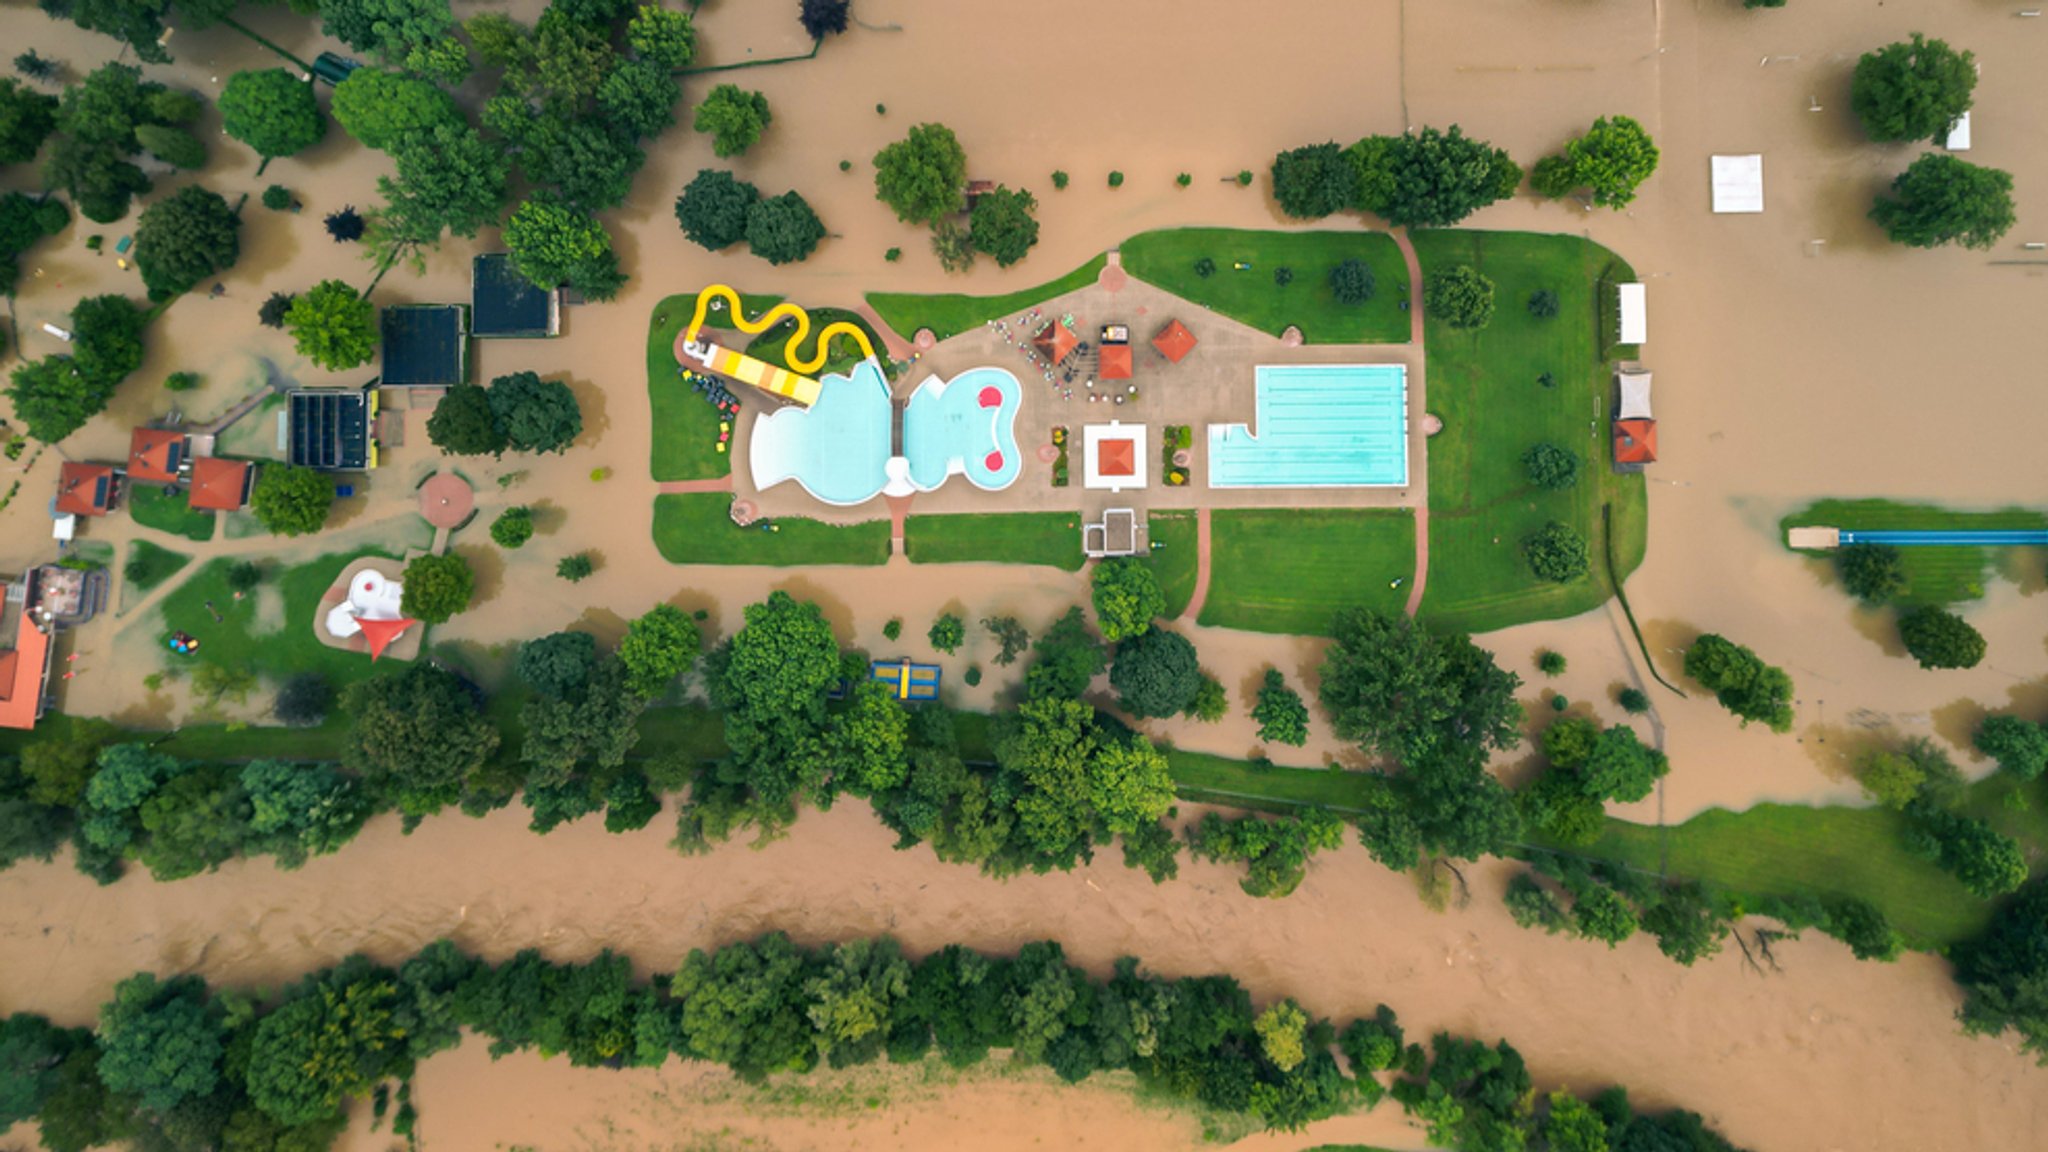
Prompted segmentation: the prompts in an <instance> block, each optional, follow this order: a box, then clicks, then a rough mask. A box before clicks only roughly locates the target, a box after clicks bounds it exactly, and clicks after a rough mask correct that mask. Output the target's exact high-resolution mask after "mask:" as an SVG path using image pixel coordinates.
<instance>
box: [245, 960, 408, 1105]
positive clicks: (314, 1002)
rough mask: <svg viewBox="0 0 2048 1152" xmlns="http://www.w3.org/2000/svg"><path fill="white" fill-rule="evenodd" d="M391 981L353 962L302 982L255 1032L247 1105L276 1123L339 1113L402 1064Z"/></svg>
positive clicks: (401, 1033)
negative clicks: (349, 1100)
mask: <svg viewBox="0 0 2048 1152" xmlns="http://www.w3.org/2000/svg"><path fill="white" fill-rule="evenodd" d="M394 976H395V974H394V973H392V972H391V971H390V970H388V969H381V968H377V967H375V966H373V965H371V964H370V963H369V962H368V961H365V960H363V959H362V958H360V957H354V958H351V959H350V960H348V961H344V962H343V963H342V964H341V966H339V967H338V968H334V969H329V970H328V971H326V972H323V973H320V974H318V975H316V976H312V977H308V978H307V979H306V980H305V981H303V982H301V983H300V985H299V986H298V987H297V988H295V989H293V990H292V992H291V994H290V995H289V997H288V998H287V999H286V1000H285V1002H284V1003H283V1004H281V1005H279V1006H278V1007H277V1008H276V1009H274V1010H272V1011H271V1012H269V1013H268V1014H266V1015H265V1016H264V1017H263V1019H262V1020H261V1021H259V1022H258V1023H257V1025H256V1028H255V1036H254V1038H253V1040H252V1042H251V1043H250V1045H249V1050H248V1061H249V1066H248V1083H249V1098H250V1100H251V1101H252V1102H254V1103H255V1105H256V1107H257V1108H259V1109H261V1110H262V1111H263V1113H264V1114H265V1115H268V1116H270V1117H271V1118H272V1119H274V1120H277V1121H278V1122H280V1123H283V1124H289V1125H302V1124H313V1123H317V1122H319V1121H322V1120H325V1119H327V1118H329V1117H334V1116H337V1115H339V1114H340V1112H341V1109H342V1104H343V1102H344V1101H345V1100H346V1099H347V1098H348V1097H350V1096H360V1095H362V1094H364V1093H366V1092H368V1091H369V1090H370V1089H371V1087H372V1086H373V1085H375V1084H376V1082H377V1081H378V1080H380V1079H382V1078H383V1077H384V1076H386V1075H388V1074H389V1073H390V1072H391V1071H393V1070H395V1069H397V1068H399V1067H402V1066H406V1065H405V1064H404V1063H402V1062H406V1061H408V1059H409V1058H408V1055H407V1046H406V1029H405V1025H404V1019H403V1016H402V1013H403V1011H404V1007H405V1006H404V1005H403V1004H402V1002H401V1000H400V996H399V991H398V983H397V981H396V979H394Z"/></svg>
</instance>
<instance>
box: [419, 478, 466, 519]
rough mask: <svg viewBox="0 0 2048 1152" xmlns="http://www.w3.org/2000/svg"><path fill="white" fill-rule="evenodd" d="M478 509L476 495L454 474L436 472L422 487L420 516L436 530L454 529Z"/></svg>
mask: <svg viewBox="0 0 2048 1152" xmlns="http://www.w3.org/2000/svg"><path fill="white" fill-rule="evenodd" d="M475 509H476V493H474V492H472V491H470V488H469V482H468V481H467V480H464V479H463V478H462V477H460V476H457V475H456V474H455V473H453V472H436V473H434V474H433V475H432V476H430V477H428V478H427V482H426V483H425V484H422V485H420V515H422V516H425V517H426V518H427V523H429V524H432V525H433V526H434V527H436V528H454V527H456V526H457V525H459V524H461V523H462V522H463V521H464V520H467V519H469V514H470V513H471V512H472V511H474V510H475Z"/></svg>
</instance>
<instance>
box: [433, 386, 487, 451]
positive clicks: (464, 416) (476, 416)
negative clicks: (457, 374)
mask: <svg viewBox="0 0 2048 1152" xmlns="http://www.w3.org/2000/svg"><path fill="white" fill-rule="evenodd" d="M427 439H429V440H431V441H433V442H434V447H436V448H439V449H440V450H441V451H443V452H448V453H452V454H454V455H457V456H500V455H503V454H504V452H505V433H504V431H503V430H502V429H500V428H499V427H498V418H497V417H496V416H495V415H493V414H492V412H491V395H490V393H489V392H487V391H485V390H484V389H483V388H482V387H481V386H480V385H476V384H468V383H463V384H457V385H455V386H454V387H451V388H449V389H448V391H446V392H444V393H442V395H441V399H439V400H438V401H436V402H435V403H434V411H433V412H432V413H431V414H430V415H429V416H428V417H427Z"/></svg>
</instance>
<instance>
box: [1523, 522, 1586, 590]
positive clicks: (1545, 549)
mask: <svg viewBox="0 0 2048 1152" xmlns="http://www.w3.org/2000/svg"><path fill="white" fill-rule="evenodd" d="M1522 553H1523V555H1525V556H1527V557H1528V558H1529V567H1530V569H1531V570H1533V571H1534V572H1535V573H1536V575H1538V576H1540V577H1542V578H1543V579H1545V580H1551V581H1555V582H1556V583H1559V584H1568V583H1570V582H1571V581H1573V580H1577V579H1578V578H1579V577H1581V576H1584V575H1585V574H1586V570H1587V568H1589V567H1590V566H1591V564H1592V553H1591V552H1590V551H1589V550H1588V549H1587V547H1586V538H1585V537H1584V536H1581V535H1579V530H1578V529H1576V528H1574V527H1572V526H1571V525H1569V524H1562V523H1559V522H1558V521H1555V520H1553V521H1551V522H1550V523H1549V524H1546V525H1544V526H1543V527H1542V528H1541V529H1539V530H1538V531H1537V532H1536V534H1535V535H1533V536H1531V537H1529V539H1528V540H1526V541H1524V542H1523V544H1522Z"/></svg>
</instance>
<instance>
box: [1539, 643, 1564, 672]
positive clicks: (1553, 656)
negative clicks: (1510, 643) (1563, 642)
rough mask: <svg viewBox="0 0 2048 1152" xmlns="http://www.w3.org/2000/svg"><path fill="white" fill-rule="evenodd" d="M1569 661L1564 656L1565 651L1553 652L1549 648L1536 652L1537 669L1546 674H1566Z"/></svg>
mask: <svg viewBox="0 0 2048 1152" xmlns="http://www.w3.org/2000/svg"><path fill="white" fill-rule="evenodd" d="M1568 663H1569V662H1568V661H1567V660H1565V658H1564V653H1562V652H1553V651H1551V650H1550V649H1548V648H1545V649H1544V650H1543V651H1541V652H1538V653H1537V654H1536V669H1537V671H1539V672H1542V673H1543V674H1544V675H1545V676H1562V675H1564V670H1565V668H1566V666H1567V664H1568Z"/></svg>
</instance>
